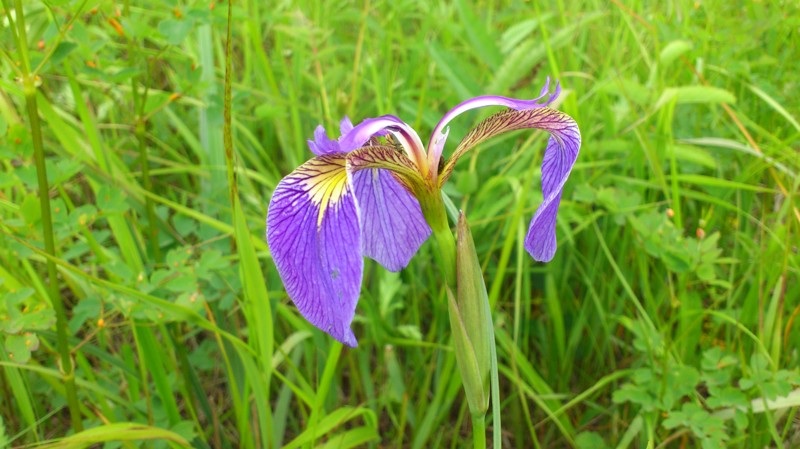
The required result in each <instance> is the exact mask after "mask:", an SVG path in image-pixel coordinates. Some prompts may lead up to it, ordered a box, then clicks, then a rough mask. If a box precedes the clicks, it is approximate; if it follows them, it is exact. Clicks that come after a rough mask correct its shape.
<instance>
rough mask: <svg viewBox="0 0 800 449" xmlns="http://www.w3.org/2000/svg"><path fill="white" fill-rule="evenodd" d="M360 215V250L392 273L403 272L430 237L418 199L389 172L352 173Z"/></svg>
mask: <svg viewBox="0 0 800 449" xmlns="http://www.w3.org/2000/svg"><path fill="white" fill-rule="evenodd" d="M352 182H353V191H354V192H355V195H356V198H357V199H358V206H359V210H360V212H361V230H362V237H361V239H362V240H361V248H362V249H363V253H364V255H365V256H367V257H369V258H371V259H374V260H376V261H377V262H379V263H380V264H381V265H383V266H384V267H385V268H386V269H387V270H389V271H400V270H401V269H403V268H404V267H405V266H406V265H408V262H409V261H410V260H411V258H412V257H413V256H414V254H416V252H417V250H419V247H420V246H422V244H423V243H425V240H427V239H428V237H429V236H430V235H431V228H430V227H429V226H428V223H427V222H426V221H425V217H424V216H423V215H422V209H421V208H420V205H419V202H418V201H417V199H416V198H415V197H414V196H413V195H412V194H411V193H410V192H409V191H408V190H406V188H405V187H403V186H402V185H400V183H399V182H397V180H396V179H395V178H394V177H393V176H392V173H391V172H390V171H388V170H384V169H377V168H370V169H365V170H361V171H358V172H355V173H353V175H352Z"/></svg>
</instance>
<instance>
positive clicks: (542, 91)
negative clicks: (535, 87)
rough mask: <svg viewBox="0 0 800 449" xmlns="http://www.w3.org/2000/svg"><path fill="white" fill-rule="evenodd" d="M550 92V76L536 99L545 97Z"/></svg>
mask: <svg viewBox="0 0 800 449" xmlns="http://www.w3.org/2000/svg"><path fill="white" fill-rule="evenodd" d="M549 90H550V77H549V76H548V77H547V79H546V80H545V82H544V86H542V90H540V91H539V96H538V97H536V99H537V100H538V99H540V98H542V97H544V96H545V95H546V94H547V92H548V91H549Z"/></svg>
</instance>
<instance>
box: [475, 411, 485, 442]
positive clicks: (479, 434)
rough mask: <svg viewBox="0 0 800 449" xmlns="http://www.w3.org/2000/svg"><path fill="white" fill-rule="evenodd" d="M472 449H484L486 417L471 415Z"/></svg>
mask: <svg viewBox="0 0 800 449" xmlns="http://www.w3.org/2000/svg"><path fill="white" fill-rule="evenodd" d="M472 448H473V449H486V415H483V414H480V413H479V414H476V415H472Z"/></svg>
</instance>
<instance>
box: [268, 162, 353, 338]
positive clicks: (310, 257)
mask: <svg viewBox="0 0 800 449" xmlns="http://www.w3.org/2000/svg"><path fill="white" fill-rule="evenodd" d="M345 164H346V161H345V155H344V154H342V153H334V154H327V155H324V156H319V157H316V158H314V159H311V160H310V161H308V162H306V163H305V164H303V165H301V166H300V167H299V168H297V169H296V170H295V171H293V172H292V173H290V174H289V175H288V176H286V177H285V178H283V179H282V180H281V181H280V182H279V183H278V186H277V187H276V188H275V192H274V193H273V195H272V200H271V201H270V205H269V211H268V213H267V242H268V243H269V247H270V252H271V254H272V258H273V260H274V261H275V265H276V266H277V268H278V273H279V274H280V277H281V280H283V284H284V286H285V287H286V292H287V293H288V294H289V297H290V298H291V299H292V301H293V302H294V304H295V305H296V306H297V309H298V310H299V311H300V313H301V314H302V315H303V316H304V317H305V318H306V319H307V320H308V321H309V322H311V324H313V325H314V326H316V327H318V328H320V329H321V330H323V331H325V332H327V333H328V334H330V335H331V336H332V337H333V338H335V339H336V340H338V341H340V342H342V343H344V344H346V345H347V346H350V347H355V346H357V344H358V343H357V342H356V338H355V335H354V334H353V332H352V330H351V329H350V323H351V322H352V321H353V316H354V314H355V308H356V303H357V302H358V296H359V290H360V288H361V277H362V273H363V268H364V261H363V258H362V257H361V234H360V231H359V216H358V207H357V205H356V201H355V198H354V195H353V192H352V190H351V188H350V186H349V183H348V181H347V173H346V170H345Z"/></svg>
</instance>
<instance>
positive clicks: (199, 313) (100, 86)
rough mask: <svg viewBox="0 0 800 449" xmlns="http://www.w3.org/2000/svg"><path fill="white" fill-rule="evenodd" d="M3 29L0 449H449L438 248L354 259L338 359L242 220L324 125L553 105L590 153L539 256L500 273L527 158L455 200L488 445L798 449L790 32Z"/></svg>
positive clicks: (720, 15) (380, 8) (67, 25)
mask: <svg viewBox="0 0 800 449" xmlns="http://www.w3.org/2000/svg"><path fill="white" fill-rule="evenodd" d="M18 3H19V9H18V8H16V7H15V5H12V4H9V2H4V3H3V11H2V14H0V20H2V21H3V27H2V28H0V42H2V46H0V48H1V49H2V51H1V52H0V71H1V73H2V75H3V76H2V77H0V166H2V169H1V170H0V217H2V218H1V219H0V236H2V238H0V298H2V301H0V340H2V344H0V366H2V370H0V392H1V393H0V424H2V425H0V447H4V446H11V447H17V446H23V445H28V444H31V445H40V444H46V443H54V444H56V445H58V444H60V445H61V446H64V447H68V445H69V444H81V443H87V444H88V443H91V442H105V441H111V440H116V441H122V442H124V443H123V445H128V447H133V446H135V445H137V444H145V445H149V446H151V447H164V446H170V447H173V446H174V447H179V446H181V445H191V446H193V447H249V448H260V447H275V448H298V447H303V448H305V447H337V448H347V447H364V446H366V447H409V448H422V447H454V448H455V447H469V446H470V445H471V437H470V435H471V429H470V424H469V421H470V420H469V415H468V411H467V405H466V403H465V401H464V400H463V397H462V391H461V382H460V379H458V378H457V374H455V373H456V372H457V370H456V366H455V358H454V356H453V354H452V352H451V349H450V348H451V336H450V335H449V322H448V317H447V298H446V296H445V291H444V289H443V286H442V282H441V281H442V278H443V276H444V274H443V273H442V272H441V271H440V270H439V269H438V267H437V265H436V264H435V262H434V261H435V259H434V251H433V248H431V244H430V243H426V245H425V246H424V247H423V249H422V250H421V252H420V254H419V255H417V256H416V257H415V258H414V259H413V260H412V262H411V264H410V266H409V267H408V268H407V269H405V270H404V271H402V272H401V273H399V274H395V273H389V272H387V271H385V270H384V269H383V268H381V267H380V266H378V265H377V264H375V263H373V262H371V261H368V262H367V263H366V270H365V278H364V286H363V292H362V298H361V301H360V303H359V306H358V309H357V319H356V323H355V327H354V330H355V333H356V335H357V336H358V338H359V347H358V349H354V350H351V349H346V348H343V347H342V346H341V345H339V344H338V343H335V342H333V341H332V340H331V339H330V338H329V337H327V336H326V335H325V334H323V333H321V332H319V331H317V330H315V329H314V328H312V327H311V326H310V325H309V324H308V323H307V322H305V321H304V320H303V319H302V318H301V317H300V316H299V314H297V312H296V311H295V309H294V306H293V305H292V304H291V302H290V301H289V300H288V298H287V297H286V294H285V291H284V290H283V287H282V285H281V282H280V279H279V278H278V276H277V272H276V270H275V268H274V265H273V263H272V260H271V258H270V254H269V249H268V248H267V245H266V243H265V242H264V239H263V236H264V217H265V215H266V208H267V204H268V200H269V198H270V194H271V191H272V190H273V189H274V187H275V185H276V184H277V182H278V181H279V180H280V179H281V177H282V176H284V175H285V174H287V173H289V172H290V171H291V170H293V169H294V168H295V167H296V166H297V165H299V164H300V163H302V162H303V161H305V160H306V159H308V158H309V157H310V153H309V151H308V150H307V147H306V144H305V139H307V138H309V137H310V136H311V134H312V132H313V129H314V127H315V126H316V125H317V124H320V123H321V124H323V125H325V126H326V127H327V128H329V129H336V126H337V124H338V120H339V119H340V117H342V116H343V115H349V116H350V117H351V118H352V119H353V120H354V121H358V120H361V119H363V118H366V117H373V116H377V115H380V114H387V113H391V114H396V115H399V116H400V117H401V118H403V119H404V120H405V121H407V122H408V123H410V124H412V125H413V126H414V127H415V128H416V129H418V130H421V131H422V134H423V135H424V134H425V133H426V132H430V130H431V129H432V128H433V126H434V125H435V123H436V121H437V120H438V118H439V117H440V116H441V114H442V113H443V112H445V111H446V110H447V109H448V108H449V107H451V106H453V105H455V104H456V103H458V102H460V101H462V100H464V99H466V98H468V97H470V96H475V95H481V94H488V93H495V94H501V95H507V96H516V97H533V96H534V94H535V93H537V92H538V90H539V88H540V86H541V83H542V82H543V81H544V79H545V77H546V76H548V75H549V76H552V77H557V78H558V79H559V80H560V81H561V83H562V85H563V86H564V88H565V92H564V94H562V97H561V100H560V103H559V104H558V105H557V107H558V108H560V109H562V110H564V111H565V112H567V113H569V114H570V115H571V116H573V117H574V118H575V119H576V121H577V122H578V123H579V125H580V126H581V131H582V135H583V139H584V144H583V148H582V151H581V155H580V157H579V159H578V164H577V165H576V168H575V170H574V172H573V175H572V177H571V178H570V181H569V183H568V186H567V190H566V191H565V194H564V200H563V201H562V206H561V214H560V216H559V224H558V237H559V252H558V254H557V255H556V258H555V259H554V260H553V261H552V262H551V263H549V264H546V265H545V264H539V263H536V262H534V261H533V260H532V259H530V258H529V257H528V256H527V255H526V253H525V251H524V248H523V247H522V244H523V240H524V236H525V231H526V230H527V226H528V222H529V220H530V217H531V215H532V213H533V210H534V209H535V207H536V206H537V205H538V203H539V202H540V201H541V196H540V195H539V194H538V193H536V192H537V190H538V182H539V174H540V170H539V168H538V166H539V164H540V163H541V155H542V152H543V149H544V146H545V142H546V135H544V134H541V133H530V132H528V133H525V132H520V133H515V134H511V135H507V136H504V137H502V138H499V139H495V140H493V141H490V142H487V143H486V144H483V145H482V146H481V148H480V149H479V151H474V152H473V154H472V155H471V156H470V157H468V158H465V160H464V161H462V162H461V163H460V164H459V166H458V167H457V169H456V173H455V174H454V176H453V178H452V182H450V183H449V184H448V185H447V187H446V193H447V194H448V196H449V198H450V200H452V203H453V205H455V207H456V208H458V209H463V210H465V211H466V213H467V215H468V216H469V217H470V225H471V228H472V233H473V236H474V239H475V242H476V245H477V251H478V254H479V255H480V256H481V263H482V266H483V267H484V272H485V276H486V281H487V286H488V288H489V299H490V303H491V304H492V306H493V311H494V320H495V324H496V339H497V356H498V362H499V374H500V379H499V383H500V399H501V405H502V407H501V410H500V411H501V416H502V424H503V426H502V429H503V435H502V439H503V444H504V447H582V448H589V447H619V448H625V447H695V446H700V445H701V444H702V445H704V446H703V447H722V446H721V445H725V446H727V447H742V448H744V447H797V445H798V444H800V442H798V434H799V433H800V431H798V425H797V415H796V412H797V407H798V406H800V394H798V386H800V385H799V382H800V381H799V380H798V374H797V373H798V371H797V370H798V357H800V354H798V351H797V348H798V347H800V332H798V330H797V329H798V326H800V282H798V281H800V274H799V273H800V258H799V257H798V255H797V251H798V245H799V244H800V238H798V231H799V230H800V227H799V226H798V225H799V224H800V212H799V210H800V201H798V191H799V190H798V189H800V177H798V174H797V173H798V171H800V156H799V155H800V153H798V145H799V144H798V142H800V125H799V124H798V120H799V118H798V112H797V111H800V103H798V99H797V96H796V95H795V92H796V91H797V88H798V80H797V75H796V74H797V73H798V72H800V66H798V63H797V62H796V61H798V60H800V47H798V46H797V45H794V44H795V43H796V42H798V39H799V38H800V36H798V30H799V29H800V9H798V7H797V6H796V5H795V4H794V3H792V2H785V3H779V2H734V3H730V2H721V1H703V2H693V1H685V2H684V1H680V2H673V3H670V4H669V5H663V6H660V5H657V4H656V3H641V4H640V3H636V2H611V3H606V2H599V1H592V0H575V1H569V2H565V1H558V2H553V3H541V2H533V3H524V2H498V1H479V2H467V1H463V0H456V1H453V2H446V3H442V2H411V1H400V2H397V1H394V2H387V1H377V0H372V1H369V2H361V3H358V4H351V3H348V2H325V1H318V0H309V1H302V2H257V1H252V0H248V1H236V2H233V4H232V5H230V8H231V9H230V11H231V14H232V15H231V19H232V24H233V26H232V27H231V28H230V31H231V34H230V39H228V34H227V32H226V30H227V28H226V25H227V20H228V8H229V5H228V3H227V2H207V1H195V2H166V3H165V2H156V1H149V0H143V1H138V2H133V1H128V2H123V3H120V2H112V1H110V0H100V1H94V2H81V1H68V0H65V1H58V2H56V1H52V2H38V1H31V2H18ZM84 3H85V4H84ZM23 16H24V22H23V21H22V19H23ZM18 26H22V29H20V28H19V27H18ZM23 31H24V32H23ZM16 38H20V41H17V40H16ZM26 55H27V56H26ZM228 55H229V56H230V57H228V58H226V56H228ZM25 64H29V65H27V66H26V65H25ZM34 70H38V72H39V76H40V77H41V78H40V81H41V82H40V84H38V85H36V86H33V85H32V84H30V83H31V81H32V79H29V78H26V74H27V75H29V74H30V73H32V72H33V71H34ZM226 73H227V74H228V75H229V78H227V80H226V77H225V75H226ZM226 81H227V82H226ZM32 88H33V89H32ZM227 88H229V89H230V90H229V91H228V90H227ZM228 94H229V95H230V97H228ZM227 98H229V102H226V99H227ZM31 104H32V105H33V107H32V108H30V109H26V108H29V107H30V106H26V105H31ZM227 105H229V106H230V107H229V108H226V106H227ZM29 111H30V113H29ZM226 112H227V113H230V119H229V120H230V121H228V120H227V119H226ZM487 113H488V112H487ZM484 116H485V114H484V113H482V112H476V113H471V114H469V115H467V116H466V117H464V118H460V119H459V120H458V121H457V122H455V123H453V124H452V126H451V127H452V129H451V133H450V138H449V141H450V142H451V145H455V144H456V143H457V142H458V139H460V138H461V137H463V136H464V135H465V133H466V131H467V130H468V129H469V127H470V126H471V125H473V124H475V123H477V122H478V121H479V120H480V119H481V118H482V117H484ZM37 122H41V126H40V127H37V125H36V123H37ZM226 123H229V127H228V126H226ZM37 129H41V131H42V134H41V145H39V143H38V138H37V135H36V133H37ZM223 137H226V138H229V140H224V139H223ZM451 148H452V147H450V146H448V149H451ZM446 151H447V150H446ZM40 155H41V156H44V157H43V158H39V156H40ZM37 162H38V163H37ZM45 171H46V177H44V178H41V177H40V178H37V174H42V175H43V174H44V173H45ZM43 186H44V187H43ZM40 192H42V194H41V195H40ZM44 192H47V193H48V194H44ZM48 202H49V205H48ZM42 208H44V209H42ZM48 212H49V214H50V216H51V219H50V221H51V225H50V226H48V224H47V221H48V219H47V215H48ZM49 236H52V245H51V244H50V243H49V242H48V239H49V238H50V237H49ZM58 297H60V298H63V304H64V314H63V315H64V316H61V313H60V312H59V310H58V302H57V300H56V299H54V298H58ZM65 351H66V352H65ZM70 360H74V387H72V386H70V383H69V379H70V378H71V374H70V372H71V371H70V365H71V363H70V362H69V361H70ZM71 391H75V396H76V398H75V399H74V400H73V399H71V393H70V392H71ZM70 404H71V406H70ZM70 412H72V416H75V417H76V418H77V420H76V422H71V421H70ZM486 425H487V427H488V428H492V420H491V419H488V420H487V422H486ZM81 426H82V427H83V428H85V429H87V430H86V431H84V432H83V433H79V432H78V430H79V429H80V427H81ZM65 437H67V438H65ZM62 438H64V439H63V440H62ZM137 441H147V442H146V443H137ZM793 445H795V446H793ZM55 447H58V446H55Z"/></svg>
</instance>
